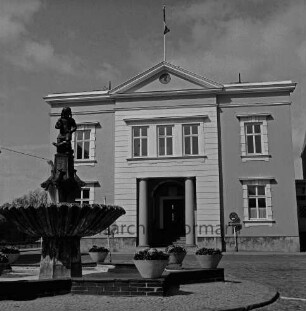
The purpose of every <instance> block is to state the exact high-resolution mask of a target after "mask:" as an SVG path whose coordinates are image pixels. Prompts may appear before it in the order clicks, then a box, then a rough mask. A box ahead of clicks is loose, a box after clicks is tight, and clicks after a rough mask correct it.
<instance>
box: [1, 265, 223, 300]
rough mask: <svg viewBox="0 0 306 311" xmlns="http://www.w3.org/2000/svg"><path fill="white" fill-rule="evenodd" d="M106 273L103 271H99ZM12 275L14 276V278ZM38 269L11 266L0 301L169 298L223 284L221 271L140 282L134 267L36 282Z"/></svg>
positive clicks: (103, 267)
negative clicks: (184, 288) (190, 287)
mask: <svg viewBox="0 0 306 311" xmlns="http://www.w3.org/2000/svg"><path fill="white" fill-rule="evenodd" d="M101 271H107V272H101ZM14 273H15V277H14ZM38 274H39V268H38V267H28V268H27V267H17V266H16V267H15V266H13V273H7V274H3V275H1V276H0V300H7V299H10V300H28V299H35V298H37V297H45V296H55V295H62V294H68V293H71V294H78V295H79V294H81V295H106V296H169V295H175V294H176V293H177V292H178V291H179V288H180V285H181V284H193V283H207V282H223V281H224V269H219V268H218V269H192V268H184V269H181V270H180V271H166V272H164V274H163V276H162V277H161V278H159V279H143V278H141V277H140V274H139V273H138V271H137V269H136V267H135V266H134V264H127V263H122V264H120V263H116V264H103V265H98V266H96V267H83V274H84V275H83V277H73V278H66V279H65V278H62V279H48V280H47V279H46V280H43V279H38Z"/></svg>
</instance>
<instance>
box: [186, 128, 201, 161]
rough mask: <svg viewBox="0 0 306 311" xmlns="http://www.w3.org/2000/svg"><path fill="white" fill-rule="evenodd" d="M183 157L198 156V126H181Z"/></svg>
mask: <svg viewBox="0 0 306 311" xmlns="http://www.w3.org/2000/svg"><path fill="white" fill-rule="evenodd" d="M183 144H184V155H196V154H199V125H198V124H186V125H183Z"/></svg>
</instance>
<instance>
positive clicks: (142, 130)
mask: <svg viewBox="0 0 306 311" xmlns="http://www.w3.org/2000/svg"><path fill="white" fill-rule="evenodd" d="M132 132H133V157H146V156H148V127H147V126H133V128H132Z"/></svg>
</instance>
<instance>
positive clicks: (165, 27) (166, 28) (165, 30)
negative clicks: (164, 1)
mask: <svg viewBox="0 0 306 311" xmlns="http://www.w3.org/2000/svg"><path fill="white" fill-rule="evenodd" d="M163 13H164V35H165V34H167V33H168V32H169V31H170V29H169V28H168V27H167V24H166V6H165V5H164V7H163Z"/></svg>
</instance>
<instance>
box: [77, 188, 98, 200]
mask: <svg viewBox="0 0 306 311" xmlns="http://www.w3.org/2000/svg"><path fill="white" fill-rule="evenodd" d="M75 201H76V202H79V203H81V204H93V202H94V187H93V186H85V187H83V188H82V189H81V190H80V191H79V192H78V194H77V197H76V199H75Z"/></svg>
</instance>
